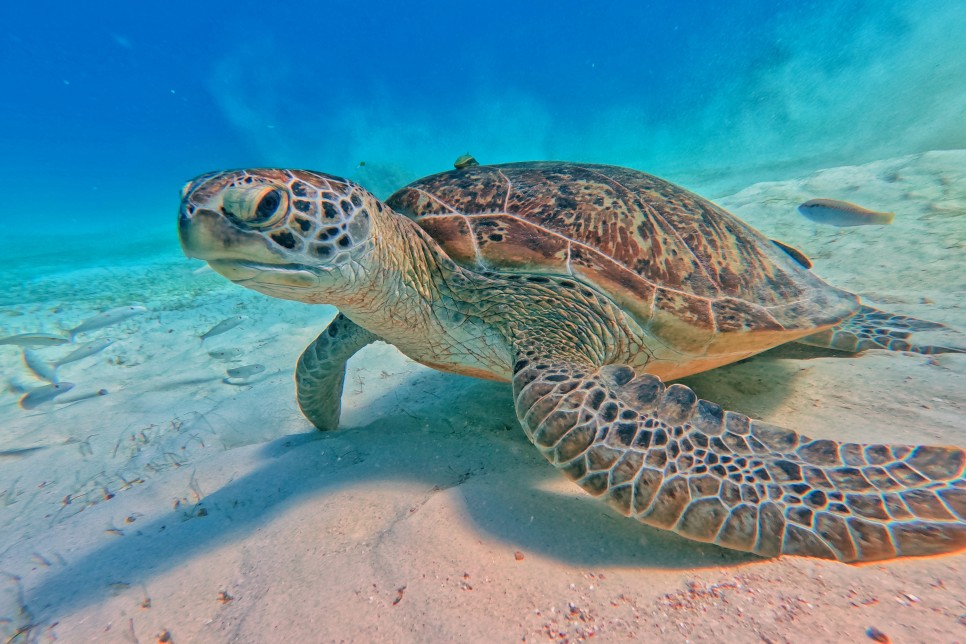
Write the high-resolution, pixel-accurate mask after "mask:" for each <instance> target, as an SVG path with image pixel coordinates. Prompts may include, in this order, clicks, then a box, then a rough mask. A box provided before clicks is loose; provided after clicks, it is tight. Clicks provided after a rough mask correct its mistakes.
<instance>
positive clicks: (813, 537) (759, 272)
mask: <svg viewBox="0 0 966 644" xmlns="http://www.w3.org/2000/svg"><path fill="white" fill-rule="evenodd" d="M179 231H180V237H181V242H182V245H183V248H184V251H185V253H186V254H187V255H188V256H190V257H197V258H200V259H203V260H206V261H207V262H208V263H209V264H210V265H211V267H212V268H213V269H214V270H215V271H217V272H218V273H220V274H221V275H223V276H225V277H227V278H228V279H229V280H231V281H233V282H235V283H237V284H241V285H243V286H246V287H248V288H251V289H254V290H256V291H260V292H262V293H266V294H268V295H272V296H275V297H280V298H285V299H290V300H298V301H302V302H311V303H329V304H333V305H335V306H336V307H338V309H339V311H340V313H339V314H338V315H337V316H336V317H335V319H334V320H333V321H332V322H331V323H330V324H329V326H328V327H327V328H326V329H325V330H324V331H323V332H322V333H321V334H320V335H319V336H318V338H317V339H316V340H315V341H314V342H312V344H311V345H309V347H308V348H307V349H306V350H305V352H304V353H303V354H302V356H301V358H300V359H299V361H298V366H297V368H296V374H295V375H296V390H297V398H298V404H299V406H300V407H301V409H302V411H303V412H304V414H305V415H306V417H307V418H308V419H309V420H310V421H311V422H312V423H313V424H314V425H315V426H316V427H318V428H319V429H322V430H331V429H335V428H336V427H337V425H338V421H339V414H340V410H341V406H340V397H341V394H342V386H343V381H344V378H345V365H346V361H347V360H348V359H349V357H350V356H352V355H353V354H354V353H356V352H357V351H358V350H359V349H361V348H362V347H364V346H365V345H367V344H369V343H371V342H373V341H375V340H383V341H385V342H389V343H392V344H394V345H396V346H397V347H398V348H399V349H400V350H401V351H402V352H403V353H404V354H406V355H407V356H409V357H411V358H412V359H413V360H416V361H418V362H420V363H422V364H424V365H428V366H430V367H433V368H436V369H440V370H443V371H449V372H454V373H459V374H465V375H470V376H477V377H481V378H490V379H495V380H502V381H509V382H511V383H512V388H513V397H514V402H515V405H516V414H517V417H518V418H519V421H520V424H521V425H522V426H523V430H524V432H525V433H526V435H527V437H528V438H529V439H530V441H532V442H533V444H534V445H535V446H536V447H537V449H538V450H539V451H540V452H541V453H542V454H543V455H544V456H545V457H546V458H547V460H549V461H550V462H551V463H552V464H553V465H555V466H556V467H557V468H559V469H560V470H561V471H562V472H563V473H564V474H565V475H566V476H567V477H568V478H570V479H571V480H573V481H576V482H577V483H578V484H579V485H580V486H581V487H582V488H583V489H584V490H586V491H587V492H589V493H590V494H592V495H594V496H598V497H602V498H603V499H604V500H606V501H607V502H608V503H609V504H610V505H611V506H612V507H614V508H615V509H616V510H617V511H619V512H620V513H622V514H624V515H627V516H630V517H634V518H636V519H638V520H639V521H642V522H644V523H646V524H649V525H652V526H657V527H659V528H664V529H669V530H673V531H675V532H677V533H678V534H681V535H683V536H685V537H688V538H690V539H694V540H697V541H703V542H713V543H716V544H718V545H721V546H725V547H728V548H734V549H737V550H744V551H751V552H755V553H758V554H760V555H765V556H775V555H779V554H782V553H785V554H793V555H807V556H814V557H824V558H830V559H839V560H841V561H849V562H853V561H870V560H877V559H887V558H891V557H897V556H911V555H926V554H935V553H940V552H950V551H955V550H958V549H961V548H963V547H964V546H966V477H964V467H966V452H964V451H963V450H962V449H959V448H956V447H938V446H908V447H907V446H887V445H863V444H857V443H839V442H836V441H833V440H824V439H811V438H808V437H806V436H804V435H800V434H797V433H795V432H793V431H789V430H787V429H782V428H779V427H775V426H773V425H769V424H767V423H763V422H760V421H758V420H752V419H750V418H748V417H747V416H745V415H743V414H740V413H736V412H732V411H724V410H723V409H722V408H721V407H720V406H718V405H716V404H715V403H713V402H708V401H706V400H700V399H698V397H697V396H696V395H695V394H694V392H693V391H692V390H691V389H689V388H688V387H685V386H683V385H681V384H670V385H665V381H668V380H673V379H676V378H680V377H682V376H686V375H688V374H693V373H697V372H700V371H704V370H707V369H711V368H713V367H717V366H719V365H724V364H728V363H731V362H735V361H737V360H741V359H743V358H746V357H748V356H751V355H754V354H756V353H759V352H761V351H764V350H766V349H768V348H770V347H774V346H776V345H779V344H782V343H786V342H791V341H800V342H806V343H809V344H816V345H819V346H825V347H832V348H838V349H844V350H852V351H856V350H862V349H866V348H870V347H878V348H885V349H894V350H903V351H918V352H921V353H938V352H943V351H956V349H949V348H944V347H931V346H922V345H917V344H914V343H913V339H912V338H911V334H912V333H913V332H915V331H918V330H922V329H929V328H935V327H939V326H941V325H936V324H934V323H930V322H924V321H921V320H916V319H914V318H908V317H904V316H898V315H890V314H887V313H884V312H881V311H878V310H876V309H873V308H871V307H868V306H864V305H862V304H860V303H859V300H858V297H857V296H855V295H853V294H851V293H848V292H846V291H843V290H840V289H837V288H834V287H832V286H829V285H828V284H826V283H825V282H823V281H822V280H821V279H819V278H818V277H817V276H816V275H815V274H814V273H812V272H810V271H808V270H807V269H806V268H805V267H804V266H803V265H802V264H801V263H800V262H799V261H798V260H797V259H796V258H794V257H792V256H790V255H789V254H788V253H787V252H785V251H784V250H783V249H782V247H779V246H777V245H775V244H773V243H771V242H770V241H769V240H768V238H766V237H764V236H763V235H762V234H761V233H759V232H757V231H756V230H754V229H753V228H751V227H750V226H748V225H747V224H745V223H744V222H742V221H741V220H739V219H737V218H736V217H734V216H733V215H731V214H729V213H727V212H726V211H724V210H723V209H721V208H720V207H718V206H716V205H715V204H713V203H711V202H709V201H707V200H705V199H703V198H701V197H699V196H697V195H695V194H693V193H691V192H688V191H686V190H684V189H683V188H680V187H678V186H676V185H674V184H671V183H669V182H667V181H664V180H662V179H659V178H657V177H654V176H651V175H648V174H644V173H642V172H638V171H636V170H630V169H626V168H620V167H615V166H605V165H591V164H574V163H562V162H529V163H512V164H504V165H489V166H469V167H465V168H461V169H456V170H451V171H448V172H443V173H441V174H436V175H433V176H430V177H427V178H424V179H421V180H418V181H416V182H414V183H412V184H410V185H408V186H406V187H404V188H402V189H401V190H399V191H398V192H396V193H395V194H393V195H392V196H391V197H390V198H389V199H388V200H387V201H386V202H385V203H382V202H380V201H379V200H378V199H376V198H375V197H374V196H373V195H372V194H370V193H369V192H367V191H366V190H365V189H364V188H362V187H361V186H359V185H356V184H354V183H352V182H351V181H348V180H346V179H341V178H338V177H335V176H330V175H327V174H322V173H319V172H310V171H303V170H285V169H251V170H234V171H225V172H215V173H210V174H205V175H202V176H200V177H198V178H196V179H194V180H193V181H191V182H189V183H188V184H187V185H186V186H185V187H184V190H183V193H182V203H181V210H180V216H179Z"/></svg>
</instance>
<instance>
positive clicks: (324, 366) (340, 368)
mask: <svg viewBox="0 0 966 644" xmlns="http://www.w3.org/2000/svg"><path fill="white" fill-rule="evenodd" d="M378 339H379V338H378V337H376V336H375V335H373V334H372V333H370V332H369V331H367V330H365V329H364V328H362V327H361V326H359V325H358V324H356V323H355V322H353V321H352V320H350V319H349V318H347V317H346V316H344V315H343V314H341V313H339V314H338V315H336V316H335V318H334V319H333V320H332V322H330V323H329V326H327V327H326V328H325V331H323V332H322V333H320V334H319V337H317V338H316V339H315V340H314V341H313V342H312V344H310V345H309V346H308V347H306V348H305V351H303V352H302V355H301V356H300V357H299V362H298V366H296V368H295V391H296V399H297V400H298V404H299V409H301V410H302V413H303V414H305V417H306V418H308V419H309V422H311V423H312V424H313V425H315V426H316V427H317V428H319V429H321V430H323V431H324V430H330V429H335V428H337V427H338V426H339V415H340V414H341V412H342V386H343V384H345V365H346V362H347V361H348V360H349V358H351V357H352V356H353V355H354V354H355V353H356V352H357V351H358V350H359V349H361V348H362V347H364V346H366V345H367V344H370V343H372V342H375V341H376V340H378Z"/></svg>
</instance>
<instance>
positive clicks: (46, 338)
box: [0, 306, 265, 410]
mask: <svg viewBox="0 0 966 644" xmlns="http://www.w3.org/2000/svg"><path fill="white" fill-rule="evenodd" d="M147 310H148V309H147V308H146V307H144V306H122V307H117V308H113V309H109V310H107V311H103V312H101V313H98V314H97V315H94V316H92V317H90V318H87V319H86V320H84V321H82V322H81V323H80V324H78V325H77V326H75V327H72V328H70V329H65V331H64V333H65V335H57V334H51V333H20V334H17V335H11V336H7V337H3V338H0V346H4V345H6V346H12V347H19V348H20V351H21V355H22V358H23V364H24V366H25V367H26V368H27V370H28V371H29V372H30V373H32V374H33V375H34V376H35V377H36V378H38V379H39V380H42V381H46V383H48V384H44V385H39V386H32V385H28V384H23V383H21V382H19V381H17V380H15V379H13V378H10V379H8V383H7V390H8V391H10V392H13V393H15V394H18V395H20V396H21V397H20V407H21V408H22V409H25V410H33V409H36V408H37V407H40V406H41V405H44V404H47V403H53V402H57V403H63V404H70V403H75V402H79V401H81V400H87V399H89V398H95V397H98V396H104V395H107V393H108V390H107V389H99V390H97V391H96V392H93V393H86V394H82V395H79V396H73V397H71V398H70V399H66V398H65V399H62V400H55V399H56V398H57V397H58V396H61V395H62V394H65V393H67V392H68V391H70V390H71V389H73V388H74V386H75V385H74V383H72V382H65V381H62V380H60V377H59V375H58V369H59V368H61V367H63V366H64V365H67V364H71V363H74V362H79V361H81V360H84V359H86V358H90V357H92V356H95V355H97V354H99V353H100V352H102V351H104V350H105V349H107V348H108V347H109V346H111V345H112V344H114V339H113V338H109V337H107V338H97V339H92V340H90V341H88V342H86V343H83V344H80V345H77V346H76V347H75V348H74V349H73V350H72V351H70V352H68V353H66V354H64V355H62V356H60V357H59V358H56V359H54V360H49V359H47V358H45V357H44V356H43V355H41V353H39V352H38V351H36V349H45V348H49V347H58V346H64V345H67V344H75V343H76V340H77V336H78V335H80V334H82V333H89V332H91V331H97V330H99V329H103V328H106V327H110V326H114V325H116V324H118V323H120V322H123V321H124V320H127V319H129V318H131V317H133V316H135V315H140V314H142V313H145V312H147ZM246 319H247V318H246V317H245V316H243V315H233V316H231V317H228V318H225V319H224V320H222V321H221V322H219V323H217V324H215V325H214V326H213V327H211V328H210V329H208V330H207V331H206V332H204V333H202V334H201V335H199V336H198V337H199V338H200V340H201V342H202V344H204V342H205V340H208V339H209V338H212V337H215V336H218V335H221V334H223V333H226V332H227V331H230V330H231V329H234V328H235V327H237V326H238V325H240V324H241V323H242V322H244V321H245V320H246ZM242 353H243V352H242V350H241V349H239V348H237V347H228V348H223V349H213V350H211V351H208V352H207V354H208V356H209V357H210V358H212V359H214V360H219V361H222V362H237V361H238V360H239V359H240V358H241V356H242ZM263 371H265V367H264V365H261V364H248V365H244V366H240V367H233V368H228V369H226V370H225V374H226V376H227V377H225V378H224V379H223V380H224V382H226V383H227V384H233V385H238V384H248V383H249V382H250V381H249V380H248V379H250V378H251V377H252V376H255V375H258V374H260V373H262V372H263Z"/></svg>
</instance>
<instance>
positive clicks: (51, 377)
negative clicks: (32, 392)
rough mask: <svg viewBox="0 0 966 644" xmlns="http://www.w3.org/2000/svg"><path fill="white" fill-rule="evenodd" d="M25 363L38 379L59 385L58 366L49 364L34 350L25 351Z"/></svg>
mask: <svg viewBox="0 0 966 644" xmlns="http://www.w3.org/2000/svg"><path fill="white" fill-rule="evenodd" d="M23 363H24V364H25V365H27V368H28V369H30V370H31V371H32V372H33V373H34V375H35V376H37V377H38V378H42V379H43V380H46V381H48V382H52V383H54V384H57V365H55V364H52V363H50V362H47V361H46V360H44V359H43V358H42V357H40V354H39V353H37V352H36V351H34V350H33V349H24V350H23Z"/></svg>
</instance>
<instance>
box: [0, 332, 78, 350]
mask: <svg viewBox="0 0 966 644" xmlns="http://www.w3.org/2000/svg"><path fill="white" fill-rule="evenodd" d="M68 342H70V340H68V339H67V338H65V337H63V336H60V335H51V334H49V333H21V334H20V335H9V336H7V337H5V338H0V344H13V345H16V346H18V347H56V346H58V345H61V344H67V343H68Z"/></svg>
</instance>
